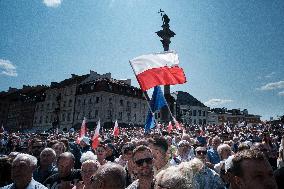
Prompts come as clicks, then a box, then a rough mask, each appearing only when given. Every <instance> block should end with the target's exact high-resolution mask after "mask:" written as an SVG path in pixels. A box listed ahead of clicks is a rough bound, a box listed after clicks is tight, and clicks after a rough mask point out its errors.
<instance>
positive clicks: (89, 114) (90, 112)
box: [88, 111, 92, 119]
mask: <svg viewBox="0 0 284 189" xmlns="http://www.w3.org/2000/svg"><path fill="white" fill-rule="evenodd" d="M88 118H89V119H92V111H89V113H88Z"/></svg>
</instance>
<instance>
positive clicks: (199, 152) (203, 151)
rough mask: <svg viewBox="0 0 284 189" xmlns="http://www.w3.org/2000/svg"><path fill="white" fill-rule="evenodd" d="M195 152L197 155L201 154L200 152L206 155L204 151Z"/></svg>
mask: <svg viewBox="0 0 284 189" xmlns="http://www.w3.org/2000/svg"><path fill="white" fill-rule="evenodd" d="M196 153H197V154H198V155H201V154H203V155H206V154H207V152H206V151H197V152H196Z"/></svg>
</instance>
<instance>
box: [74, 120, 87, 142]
mask: <svg viewBox="0 0 284 189" xmlns="http://www.w3.org/2000/svg"><path fill="white" fill-rule="evenodd" d="M86 131H87V125H86V118H84V119H83V122H82V125H81V130H80V134H79V136H78V137H77V140H76V143H77V144H80V141H81V139H82V138H83V137H84V136H85V135H86Z"/></svg>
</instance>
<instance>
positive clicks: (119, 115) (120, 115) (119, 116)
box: [118, 112, 122, 120]
mask: <svg viewBox="0 0 284 189" xmlns="http://www.w3.org/2000/svg"><path fill="white" fill-rule="evenodd" d="M118 120H122V112H119V113H118Z"/></svg>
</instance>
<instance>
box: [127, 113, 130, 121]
mask: <svg viewBox="0 0 284 189" xmlns="http://www.w3.org/2000/svg"><path fill="white" fill-rule="evenodd" d="M127 120H128V121H131V115H130V113H127Z"/></svg>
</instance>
